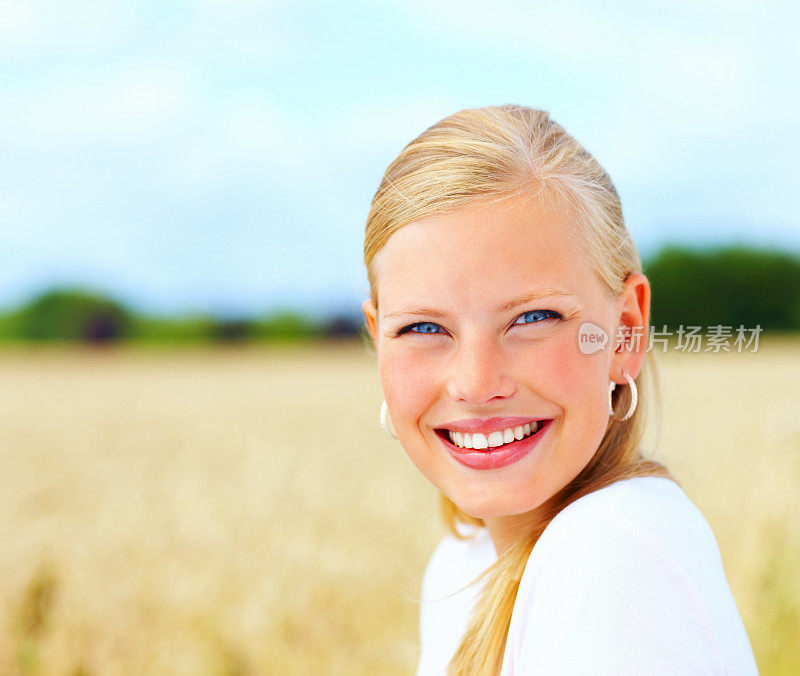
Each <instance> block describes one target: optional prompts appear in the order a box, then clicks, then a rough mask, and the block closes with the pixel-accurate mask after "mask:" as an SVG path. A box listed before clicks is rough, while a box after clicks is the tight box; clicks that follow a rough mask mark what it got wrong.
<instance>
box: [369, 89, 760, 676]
mask: <svg viewBox="0 0 800 676" xmlns="http://www.w3.org/2000/svg"><path fill="white" fill-rule="evenodd" d="M364 261H365V264H366V267H367V272H368V279H369V284H370V298H369V299H368V300H365V301H364V304H363V306H362V308H363V311H364V315H365V318H366V326H367V329H368V331H369V334H370V336H371V338H372V340H373V343H374V345H375V348H376V353H377V357H378V364H379V371H380V379H381V384H382V388H383V393H384V396H385V400H384V402H383V405H382V408H381V421H382V424H383V426H384V429H385V430H386V431H387V433H389V434H391V435H392V436H394V437H395V438H397V439H399V441H400V443H401V444H402V446H403V448H404V449H405V452H406V453H407V454H408V456H409V458H410V459H411V461H412V462H413V463H414V465H416V467H417V468H418V469H419V471H420V472H422V474H423V475H424V476H425V477H426V478H427V479H428V480H429V481H430V482H431V483H432V484H433V485H434V486H435V487H436V488H437V489H438V490H439V491H440V494H441V507H442V514H443V517H444V520H445V522H446V524H447V526H448V529H449V534H448V535H447V536H445V538H443V540H442V541H441V542H440V543H439V545H438V547H437V548H436V550H435V551H434V553H433V555H432V557H431V559H430V562H429V563H428V566H427V568H426V570H425V574H424V578H423V585H422V606H421V611H420V638H421V654H420V661H419V667H418V671H417V673H418V675H419V676H423V675H425V676H427V675H429V674H444V673H451V674H463V675H469V676H475V675H476V674H487V675H492V676H495V675H497V674H502V676H506V675H510V674H534V673H535V674H593V675H594V674H655V673H658V674H667V673H669V674H701V673H702V674H755V673H757V671H756V666H755V661H754V659H753V653H752V650H751V647H750V643H749V641H748V637H747V634H746V632H745V629H744V626H743V624H742V621H741V618H740V616H739V613H738V611H737V608H736V605H735V603H734V600H733V597H732V595H731V592H730V588H729V586H728V583H727V580H726V578H725V573H724V570H723V566H722V562H721V560H720V554H719V550H718V548H717V544H716V540H715V538H714V535H713V533H712V531H711V529H710V528H709V525H708V523H707V522H706V520H705V518H704V517H703V516H702V514H701V513H700V512H699V511H698V510H697V508H696V507H695V505H694V504H693V503H692V502H691V501H690V500H689V498H688V497H687V496H686V495H685V494H684V492H683V491H682V489H681V488H680V486H679V485H678V484H677V483H676V482H675V481H674V480H673V479H672V477H671V476H670V474H669V472H668V471H667V469H666V468H665V467H664V466H663V465H661V464H660V463H657V462H655V461H653V460H648V459H646V458H645V457H644V456H643V454H642V452H641V450H640V448H639V442H640V439H641V433H642V420H641V416H642V405H643V401H642V400H643V395H642V394H641V393H639V391H638V388H637V383H638V382H641V380H642V377H643V376H644V374H645V372H646V367H647V365H648V362H649V360H650V358H651V357H650V353H649V352H647V333H646V329H647V326H648V320H649V311H650V287H649V284H648V281H647V278H646V277H645V276H644V275H643V274H642V267H641V261H640V258H639V253H638V251H637V249H636V245H635V244H634V242H633V241H632V239H631V237H630V235H629V233H628V232H627V230H626V227H625V224H624V222H623V217H622V209H621V206H620V200H619V197H618V195H617V192H616V190H615V188H614V185H613V184H612V182H611V179H610V178H609V176H608V174H607V173H606V172H605V171H604V170H603V168H602V167H601V166H600V165H599V164H598V162H597V161H596V160H595V159H594V158H593V157H592V156H591V155H590V154H589V153H588V152H587V151H586V150H585V149H584V148H583V147H582V146H581V145H580V144H579V143H578V142H577V141H576V140H575V139H573V138H572V137H571V136H570V135H569V134H567V133H566V132H565V131H564V129H563V128H562V127H561V126H559V125H558V124H557V123H556V122H554V121H553V120H552V119H550V117H549V115H548V113H547V112H545V111H541V110H535V109H531V108H525V107H521V106H511V105H508V106H496V107H486V108H478V109H470V110H462V111H460V112H458V113H455V114H454V115H451V116H449V117H447V118H445V119H443V120H441V121H440V122H438V123H437V124H435V125H433V126H432V127H430V128H429V129H427V130H426V131H424V132H423V133H422V134H421V135H420V136H419V137H417V138H416V139H414V140H413V141H412V142H411V143H409V144H408V145H407V146H406V147H405V148H404V149H403V151H402V152H401V153H400V155H399V156H398V157H397V158H396V159H395V160H394V161H393V162H392V163H391V165H390V166H389V168H388V169H387V170H386V172H385V174H384V176H383V180H382V181H381V183H380V186H379V187H378V190H377V192H376V194H375V197H374V200H373V203H372V208H371V210H370V212H369V216H368V219H367V226H366V237H365V241H364ZM618 337H620V338H618ZM626 337H627V338H626Z"/></svg>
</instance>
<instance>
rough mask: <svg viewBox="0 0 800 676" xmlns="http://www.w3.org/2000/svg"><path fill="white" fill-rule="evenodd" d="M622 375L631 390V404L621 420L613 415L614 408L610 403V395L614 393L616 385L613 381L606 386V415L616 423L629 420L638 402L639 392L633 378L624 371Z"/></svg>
mask: <svg viewBox="0 0 800 676" xmlns="http://www.w3.org/2000/svg"><path fill="white" fill-rule="evenodd" d="M622 375H623V376H625V380H627V381H628V385H629V386H630V388H631V403H630V405H629V406H628V412H627V413H626V414H625V415H624V416H623V417H622V418H617V416H615V415H614V406H613V405H612V403H611V393H612V392H613V391H614V388H615V387H616V386H617V384H616V383H615V382H614V381H613V380H612V381H611V382H610V383H609V384H608V415H610V416H611V417H612V418H613V419H614V420H616V421H617V422H622V421H623V420H627V419H628V418H630V417H631V416H632V415H633V412H634V411H635V410H636V402H637V401H638V400H639V392H638V390H637V389H636V383H635V382H634V381H633V378H631V377H630V375H628V373H627V372H626V371H623V372H622Z"/></svg>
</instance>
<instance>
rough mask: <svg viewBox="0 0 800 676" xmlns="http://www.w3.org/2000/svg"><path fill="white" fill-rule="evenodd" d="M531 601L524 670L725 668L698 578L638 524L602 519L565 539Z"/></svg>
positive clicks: (520, 661)
mask: <svg viewBox="0 0 800 676" xmlns="http://www.w3.org/2000/svg"><path fill="white" fill-rule="evenodd" d="M521 591H522V588H521ZM522 605H523V607H522V608H521V609H520V612H522V613H523V617H524V618H525V620H526V625H525V627H524V633H523V635H522V638H521V645H519V646H517V648H516V651H517V654H516V656H515V667H516V668H515V673H516V674H526V675H527V674H548V675H551V674H552V675H559V674H565V675H566V674H569V675H570V676H575V675H578V674H587V675H588V674H592V676H597V675H599V674H614V675H615V676H618V675H620V674H693V675H697V674H722V673H725V669H724V663H723V660H722V656H721V655H720V650H719V646H718V644H717V639H716V637H715V635H714V629H713V626H712V623H711V620H710V618H709V615H708V611H707V610H706V608H705V606H704V604H703V602H702V600H701V598H700V596H699V595H698V593H697V590H696V589H695V587H694V585H693V583H692V581H691V579H690V578H689V576H688V575H687V574H686V572H685V571H684V570H683V569H682V567H681V566H680V565H679V563H678V561H677V560H676V558H675V556H674V555H673V554H672V553H671V552H670V551H668V550H667V549H666V548H665V547H664V545H663V544H662V542H661V541H660V540H659V539H658V538H656V537H655V536H654V535H652V534H650V533H648V532H646V531H644V530H642V529H640V528H638V527H636V526H635V525H633V524H626V523H624V522H620V521H613V522H611V521H609V522H603V523H599V524H595V525H594V526H593V528H592V530H591V531H590V532H587V533H582V534H581V537H579V538H570V539H565V540H563V541H561V542H560V543H559V544H558V545H557V546H556V547H555V548H554V549H553V550H551V551H549V552H548V558H547V559H546V560H545V561H544V562H543V565H542V568H541V575H540V576H539V578H538V580H537V584H536V587H535V589H534V590H533V591H532V592H531V594H530V597H529V598H524V597H523V599H522ZM515 612H517V611H516V609H515Z"/></svg>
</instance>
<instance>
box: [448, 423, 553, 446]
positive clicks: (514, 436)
mask: <svg viewBox="0 0 800 676" xmlns="http://www.w3.org/2000/svg"><path fill="white" fill-rule="evenodd" d="M551 422H552V419H549V418H548V419H544V420H537V421H535V422H533V423H530V424H528V425H523V426H520V427H517V428H508V429H506V430H504V431H502V432H501V431H498V432H492V433H490V434H480V433H475V434H468V433H463V434H462V433H459V432H451V431H450V430H447V429H444V428H438V429H435V430H434V431H435V432H436V434H437V435H438V436H439V437H441V438H442V440H444V442H445V443H446V444H448V445H450V446H452V447H454V448H456V449H458V450H459V451H470V450H474V451H483V452H485V453H491V452H492V451H501V450H506V449H510V448H512V447H514V446H515V445H516V444H518V443H519V442H520V441H523V440H525V439H528V438H530V437H535V436H537V435H539V433H540V432H542V430H545V429H546V428H547V427H549V423H551Z"/></svg>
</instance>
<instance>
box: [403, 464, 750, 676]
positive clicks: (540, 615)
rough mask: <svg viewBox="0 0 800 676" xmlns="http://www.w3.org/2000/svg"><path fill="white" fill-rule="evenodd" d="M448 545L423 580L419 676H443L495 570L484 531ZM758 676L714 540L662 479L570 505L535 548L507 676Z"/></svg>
mask: <svg viewBox="0 0 800 676" xmlns="http://www.w3.org/2000/svg"><path fill="white" fill-rule="evenodd" d="M459 530H460V532H464V533H469V532H475V533H476V535H475V537H474V538H473V539H469V540H458V539H457V538H455V537H454V536H453V535H451V534H449V533H448V534H447V535H445V537H444V538H442V540H441V541H440V542H439V544H438V546H437V547H436V549H435V551H434V552H433V554H432V556H431V558H430V561H429V562H428V565H427V567H426V569H425V574H424V576H423V581H422V599H421V601H422V605H421V608H420V648H421V652H420V659H419V664H418V667H417V676H442V675H444V674H445V673H446V665H447V663H448V662H449V661H450V658H451V657H452V656H453V654H454V653H455V651H456V649H457V647H458V645H459V643H460V642H461V637H462V635H463V633H464V631H465V629H466V627H467V623H468V620H469V614H470V612H471V610H472V608H473V605H474V603H475V600H476V599H477V597H478V592H479V591H480V589H479V585H472V586H470V587H467V588H466V589H465V590H463V591H461V592H459V593H457V594H455V595H454V596H452V597H450V598H445V599H443V598H442V597H444V596H446V595H447V594H449V593H451V592H453V591H455V590H457V589H459V588H460V587H463V586H464V585H466V584H467V583H469V582H470V581H471V580H472V579H474V578H475V576H477V575H478V574H480V573H481V572H482V571H483V570H485V569H486V568H487V567H488V566H489V565H491V564H492V563H493V562H494V561H496V560H497V552H496V551H495V548H494V544H493V542H492V539H491V537H490V536H489V532H488V530H487V529H486V528H475V529H472V528H470V527H465V526H460V528H459ZM512 674H526V675H527V674H548V675H549V674H569V675H571V676H572V675H575V674H592V676H595V675H598V674H615V675H618V674H730V675H734V674H735V675H738V674H748V675H749V674H758V671H757V669H756V663H755V659H754V657H753V651H752V648H751V647H750V641H749V640H748V637H747V633H746V631H745V628H744V625H743V624H742V620H741V617H740V616H739V611H738V610H737V608H736V603H735V602H734V599H733V596H732V595H731V591H730V587H729V586H728V581H727V579H726V577H725V571H724V569H723V565H722V560H721V558H720V553H719V548H718V547H717V542H716V539H715V538H714V534H713V532H712V530H711V528H710V526H709V525H708V522H707V521H706V519H705V518H704V517H703V515H702V514H701V512H700V511H699V510H698V509H697V507H696V506H695V505H694V503H692V501H691V500H690V499H689V498H688V497H687V496H686V494H685V493H684V492H683V490H682V489H681V487H680V486H679V485H678V484H676V483H675V482H674V481H672V480H670V479H667V478H665V477H634V478H631V479H623V480H620V481H617V482H615V483H613V484H611V485H609V486H606V487H605V488H601V489H600V490H597V491H595V492H593V493H590V494H589V495H585V496H583V497H582V498H579V499H578V500H576V501H575V502H573V503H572V504H570V505H568V506H567V507H565V508H564V509H563V510H562V511H561V512H559V513H558V514H557V515H556V516H555V518H554V519H553V520H552V521H551V522H550V523H549V524H548V526H547V528H546V529H545V531H544V532H543V533H542V535H541V537H540V538H539V541H538V542H537V543H536V545H535V547H534V548H533V551H532V552H531V555H530V557H529V559H528V562H527V564H526V566H525V571H524V573H523V575H522V579H521V581H520V586H519V591H518V593H517V598H516V601H515V603H514V610H513V613H512V616H511V625H510V627H509V633H508V639H507V641H506V649H505V657H504V659H503V668H502V676H511V675H512Z"/></svg>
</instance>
